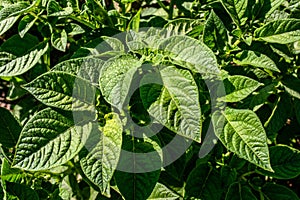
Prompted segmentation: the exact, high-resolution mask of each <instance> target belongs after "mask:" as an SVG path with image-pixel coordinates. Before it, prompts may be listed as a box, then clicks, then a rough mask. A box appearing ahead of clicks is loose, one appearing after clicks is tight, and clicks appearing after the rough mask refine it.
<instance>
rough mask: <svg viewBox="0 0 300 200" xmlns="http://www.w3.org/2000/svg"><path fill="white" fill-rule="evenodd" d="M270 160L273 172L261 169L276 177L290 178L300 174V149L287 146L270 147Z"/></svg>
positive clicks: (265, 173)
mask: <svg viewBox="0 0 300 200" xmlns="http://www.w3.org/2000/svg"><path fill="white" fill-rule="evenodd" d="M270 160H271V166H272V168H273V170H274V172H273V173H272V172H269V171H262V170H260V171H261V172H262V173H263V174H264V175H267V176H272V177H274V178H277V179H292V178H295V177H297V176H298V175H300V151H299V150H297V149H294V148H292V147H289V146H284V145H278V146H274V147H270Z"/></svg>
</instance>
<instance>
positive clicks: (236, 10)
mask: <svg viewBox="0 0 300 200" xmlns="http://www.w3.org/2000/svg"><path fill="white" fill-rule="evenodd" d="M221 3H222V4H223V7H224V8H225V10H226V11H227V12H228V14H229V15H230V17H231V19H232V20H233V22H234V23H235V24H236V25H238V26H240V25H244V24H245V23H246V21H247V19H248V17H247V14H248V13H247V6H248V0H221Z"/></svg>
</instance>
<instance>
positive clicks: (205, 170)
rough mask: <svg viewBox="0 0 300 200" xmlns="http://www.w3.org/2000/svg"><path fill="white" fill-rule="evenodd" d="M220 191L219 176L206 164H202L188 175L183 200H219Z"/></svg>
mask: <svg viewBox="0 0 300 200" xmlns="http://www.w3.org/2000/svg"><path fill="white" fill-rule="evenodd" d="M222 190H223V188H222V184H221V179H220V175H219V174H218V173H217V172H216V171H215V170H214V169H213V168H212V167H210V166H209V165H208V164H207V163H203V164H200V165H198V166H197V167H196V168H194V169H193V170H192V171H191V173H190V174H189V176H188V179H187V182H186V185H185V191H186V194H185V199H205V200H219V199H221V196H222Z"/></svg>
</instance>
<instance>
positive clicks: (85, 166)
mask: <svg viewBox="0 0 300 200" xmlns="http://www.w3.org/2000/svg"><path fill="white" fill-rule="evenodd" d="M105 118H106V123H105V126H104V127H103V128H99V129H100V131H101V132H99V129H98V127H96V130H95V133H94V132H92V133H91V134H96V135H97V137H98V140H99V141H98V142H97V144H96V146H95V147H94V148H93V149H92V150H91V151H90V152H89V153H88V155H87V156H85V157H84V158H83V159H81V161H80V164H81V168H82V170H83V172H84V173H85V175H86V176H87V177H88V178H89V179H90V180H91V181H92V182H93V183H94V184H96V185H97V186H98V187H99V188H100V191H101V192H102V194H108V195H109V194H110V180H111V178H112V176H113V173H114V171H115V169H116V167H117V164H118V161H119V156H120V153H121V146H122V131H123V126H122V122H121V120H120V119H119V116H118V115H117V114H113V113H111V114H109V115H106V116H105ZM96 141H97V140H95V141H91V142H92V143H95V142H96ZM88 142H89V141H87V143H88Z"/></svg>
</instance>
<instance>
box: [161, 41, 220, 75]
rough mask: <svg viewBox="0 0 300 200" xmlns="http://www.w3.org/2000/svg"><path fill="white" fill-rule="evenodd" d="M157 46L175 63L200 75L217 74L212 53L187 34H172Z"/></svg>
mask: <svg viewBox="0 0 300 200" xmlns="http://www.w3.org/2000/svg"><path fill="white" fill-rule="evenodd" d="M158 48H159V50H163V54H164V55H166V56H169V57H170V58H171V59H172V60H173V62H174V63H175V64H178V65H179V66H181V67H184V68H187V69H189V70H191V71H193V72H196V73H200V74H201V75H202V76H204V75H207V74H212V75H218V74H219V68H218V63H217V59H216V57H215V55H214V53H213V52H212V50H211V49H209V48H208V47H207V46H206V45H205V44H203V43H202V42H200V41H198V40H196V39H193V38H190V37H187V36H172V37H169V38H167V39H165V40H163V42H161V43H160V45H159V47H158Z"/></svg>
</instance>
